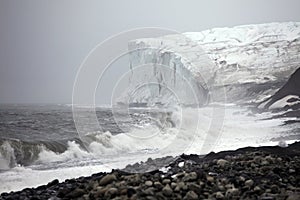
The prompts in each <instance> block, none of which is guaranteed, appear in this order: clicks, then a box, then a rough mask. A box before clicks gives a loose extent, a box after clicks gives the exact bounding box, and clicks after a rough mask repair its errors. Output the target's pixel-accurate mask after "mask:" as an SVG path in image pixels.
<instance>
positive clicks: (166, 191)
mask: <svg viewBox="0 0 300 200" xmlns="http://www.w3.org/2000/svg"><path fill="white" fill-rule="evenodd" d="M162 193H163V194H164V195H165V196H167V197H169V196H172V193H173V190H172V188H171V187H170V185H169V184H167V185H166V186H165V187H164V188H163V189H162Z"/></svg>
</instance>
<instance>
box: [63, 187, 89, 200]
mask: <svg viewBox="0 0 300 200" xmlns="http://www.w3.org/2000/svg"><path fill="white" fill-rule="evenodd" d="M84 194H85V191H84V190H83V189H80V188H76V189H75V190H73V191H71V192H70V193H68V194H67V195H66V197H67V198H71V199H74V198H78V197H81V196H82V195H84Z"/></svg>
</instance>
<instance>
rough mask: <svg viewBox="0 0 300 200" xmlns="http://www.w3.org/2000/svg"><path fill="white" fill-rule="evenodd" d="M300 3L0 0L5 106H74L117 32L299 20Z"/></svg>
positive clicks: (0, 91)
mask: <svg viewBox="0 0 300 200" xmlns="http://www.w3.org/2000/svg"><path fill="white" fill-rule="evenodd" d="M299 8H300V1H299V0H281V1H277V0H206V1H204V0H151V1H150V0H148V1H145V0H119V1H116V0H107V1H104V0H98V1H86V0H82V1H75V0H63V1H61V0H43V1H42V0H35V1H34V0H26V1H22V0H19V1H16V0H0V103H71V97H72V86H73V82H74V79H75V75H76V72H77V70H78V68H79V66H80V64H81V62H82V60H83V59H84V58H85V56H86V55H87V54H88V52H89V51H90V50H91V49H92V48H93V47H94V46H96V45H97V44H98V43H99V42H101V41H103V40H104V39H106V38H107V37H109V36H110V35H112V34H116V33H118V32H120V31H124V30H128V29H132V28H137V27H145V26H146V27H149V26H150V27H151V26H155V27H162V28H170V29H174V30H177V31H181V32H184V31H201V30H205V29H208V28H213V27H224V26H234V25H240V24H253V23H266V22H283V21H300V12H299Z"/></svg>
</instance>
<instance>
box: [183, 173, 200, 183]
mask: <svg viewBox="0 0 300 200" xmlns="http://www.w3.org/2000/svg"><path fill="white" fill-rule="evenodd" d="M196 179H197V173H196V172H191V173H188V174H186V175H185V176H184V177H183V178H182V181H184V182H188V181H194V180H196Z"/></svg>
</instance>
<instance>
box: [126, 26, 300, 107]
mask: <svg viewBox="0 0 300 200" xmlns="http://www.w3.org/2000/svg"><path fill="white" fill-rule="evenodd" d="M129 50H130V69H131V75H130V87H129V88H130V89H129V91H127V92H128V93H130V95H129V96H130V98H131V102H136V103H143V102H149V101H152V102H161V101H162V102H164V101H165V102H170V101H176V98H177V100H178V99H180V101H181V103H186V104H193V103H195V102H194V100H191V99H193V98H194V97H195V96H196V99H197V100H198V101H199V102H201V104H206V103H208V102H209V101H223V99H224V96H225V97H226V101H227V102H243V103H245V102H250V101H260V100H262V98H265V97H268V96H270V95H273V94H274V93H275V91H276V89H278V88H279V87H281V86H282V85H283V84H284V82H286V81H287V78H288V77H289V76H290V75H291V74H292V73H293V72H294V71H295V70H296V69H297V68H298V67H299V62H300V23H299V22H286V23H268V24H258V25H243V26H236V27H232V28H214V29H210V30H205V31H202V32H187V33H183V34H175V35H166V36H163V37H159V38H142V39H138V40H134V41H130V42H129ZM187 83H188V84H187ZM150 85H151V86H150ZM191 88H192V89H191ZM224 92H225V93H224ZM174 94H176V95H177V96H176V95H174ZM224 94H226V95H224Z"/></svg>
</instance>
